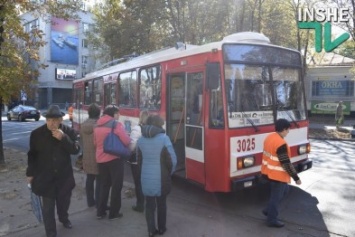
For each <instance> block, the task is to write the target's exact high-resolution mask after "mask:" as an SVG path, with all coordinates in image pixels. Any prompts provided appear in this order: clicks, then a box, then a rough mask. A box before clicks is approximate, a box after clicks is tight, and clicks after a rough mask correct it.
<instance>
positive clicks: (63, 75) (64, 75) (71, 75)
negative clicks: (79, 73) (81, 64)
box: [55, 68, 76, 80]
mask: <svg viewBox="0 0 355 237" xmlns="http://www.w3.org/2000/svg"><path fill="white" fill-rule="evenodd" d="M75 78H76V70H74V69H64V68H56V69H55V79H57V80H74V79H75Z"/></svg>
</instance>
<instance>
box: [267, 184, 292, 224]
mask: <svg viewBox="0 0 355 237" xmlns="http://www.w3.org/2000/svg"><path fill="white" fill-rule="evenodd" d="M270 188H271V192H270V200H269V204H268V206H267V208H266V209H265V211H266V212H267V222H268V223H275V222H277V221H278V219H277V216H278V215H279V203H280V202H281V200H282V198H283V197H284V196H285V195H286V194H287V192H288V190H289V186H288V184H287V183H283V182H278V181H273V180H270Z"/></svg>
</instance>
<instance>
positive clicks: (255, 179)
mask: <svg viewBox="0 0 355 237" xmlns="http://www.w3.org/2000/svg"><path fill="white" fill-rule="evenodd" d="M312 164H313V162H312V160H309V159H307V160H305V161H302V162H300V163H298V164H296V165H295V169H296V171H297V172H298V173H301V172H302V171H305V170H308V169H310V168H312ZM265 182H266V179H265V178H264V177H263V176H262V175H261V174H259V175H255V176H252V177H247V178H243V179H238V180H233V181H232V191H233V192H235V191H238V190H242V189H245V188H250V187H254V186H256V185H257V184H263V183H265Z"/></svg>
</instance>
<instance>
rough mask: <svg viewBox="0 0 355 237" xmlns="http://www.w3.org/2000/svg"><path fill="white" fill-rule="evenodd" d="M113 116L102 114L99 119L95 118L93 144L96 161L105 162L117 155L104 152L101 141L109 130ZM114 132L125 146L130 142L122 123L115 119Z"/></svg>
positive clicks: (102, 141)
mask: <svg viewBox="0 0 355 237" xmlns="http://www.w3.org/2000/svg"><path fill="white" fill-rule="evenodd" d="M112 121H113V118H112V117H111V116H108V115H104V116H102V117H101V118H100V119H99V120H97V123H96V127H95V129H94V145H95V146H96V162H97V163H105V162H109V161H111V160H114V159H116V158H117V157H116V156H114V155H110V154H107V153H104V150H103V146H104V145H103V143H104V140H105V138H106V136H107V135H108V134H109V133H110V131H111V125H112ZM114 132H115V134H117V135H118V136H119V137H120V139H121V141H122V143H123V144H124V145H126V146H128V145H129V143H130V137H129V136H128V135H127V133H126V130H125V129H124V126H123V125H122V123H120V122H117V121H116V128H115V130H114Z"/></svg>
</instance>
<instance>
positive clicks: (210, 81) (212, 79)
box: [206, 63, 221, 90]
mask: <svg viewBox="0 0 355 237" xmlns="http://www.w3.org/2000/svg"><path fill="white" fill-rule="evenodd" d="M219 68H220V66H219V63H207V65H206V79H207V80H206V82H207V83H206V87H207V89H209V90H215V89H217V88H218V87H219V84H220V80H221V72H220V70H219Z"/></svg>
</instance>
